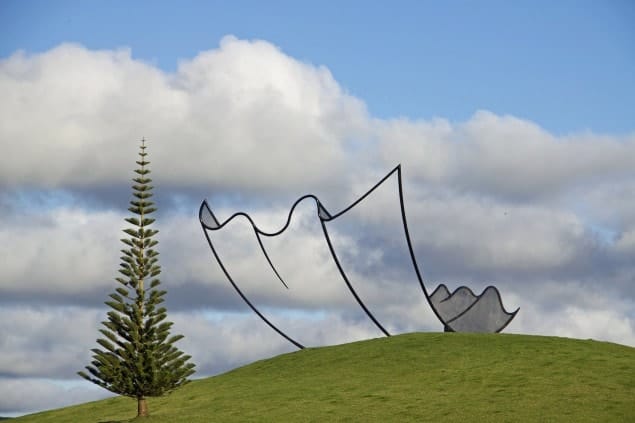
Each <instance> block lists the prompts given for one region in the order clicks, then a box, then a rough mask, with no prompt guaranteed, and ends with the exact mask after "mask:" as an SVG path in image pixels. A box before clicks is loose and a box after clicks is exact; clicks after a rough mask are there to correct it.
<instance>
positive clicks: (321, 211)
mask: <svg viewBox="0 0 635 423" xmlns="http://www.w3.org/2000/svg"><path fill="white" fill-rule="evenodd" d="M395 172H397V184H398V188H399V204H400V210H401V219H402V224H403V229H404V235H405V237H406V243H407V245H408V252H409V254H410V259H411V261H412V264H413V267H414V270H415V273H416V276H417V280H418V281H419V286H420V287H421V290H422V291H423V294H424V296H425V298H426V300H427V302H428V305H429V306H430V308H431V309H432V311H433V312H434V314H435V315H436V316H437V319H439V321H440V322H441V323H442V324H443V325H444V328H445V330H446V331H451V332H454V331H455V330H454V329H453V328H452V327H451V325H450V323H451V322H452V321H454V320H456V319H458V318H459V317H461V316H463V315H464V314H465V313H466V312H468V311H469V310H470V309H471V308H472V307H473V306H474V305H475V304H476V303H477V302H478V301H479V300H480V298H481V297H482V296H483V295H484V293H485V292H486V291H487V289H489V288H493V289H494V291H495V292H496V295H497V298H498V302H499V305H500V307H501V309H502V310H503V312H504V313H505V314H506V315H508V316H510V318H509V319H508V321H507V322H506V323H505V324H504V325H503V326H502V327H501V328H499V329H498V330H496V331H495V332H496V333H498V332H500V331H502V330H503V329H504V328H505V327H506V326H507V325H508V324H509V323H510V322H511V321H512V320H513V319H514V317H515V316H516V313H518V311H519V310H520V308H518V309H516V311H514V312H512V313H509V312H508V311H507V310H506V309H505V307H504V305H503V302H502V299H501V295H500V292H499V291H498V289H497V288H496V287H495V286H492V285H490V286H488V287H487V288H485V289H484V290H483V292H482V293H481V294H480V295H475V294H474V292H473V291H472V290H471V289H470V288H469V287H467V286H464V285H463V286H460V287H458V288H456V289H455V290H454V291H453V292H452V293H450V294H449V295H448V297H447V298H445V299H444V300H442V301H445V300H447V299H449V298H451V297H452V296H453V295H454V294H455V293H456V292H457V291H458V290H460V289H462V288H466V289H468V291H469V292H470V293H471V294H472V295H473V296H474V297H475V300H474V302H473V303H472V304H470V306H469V307H467V308H466V309H465V310H463V311H462V312H461V313H459V314H458V315H457V316H454V317H453V318H452V319H449V320H447V321H446V320H444V319H443V318H442V317H441V315H440V314H439V312H438V311H437V309H436V307H435V305H434V304H433V303H432V300H431V299H430V298H431V296H432V295H434V294H435V293H436V292H437V290H438V289H440V288H441V286H443V287H445V288H446V290H447V286H445V285H444V284H440V285H439V286H437V288H436V289H435V290H434V291H433V292H432V294H430V295H429V294H428V291H427V289H426V287H425V284H424V283H423V277H422V276H421V271H420V270H419V266H418V264H417V259H416V257H415V254H414V249H413V247H412V241H411V239H410V232H409V230H408V222H407V219H406V210H405V204H404V196H403V184H402V177H401V164H399V165H397V166H396V167H395V168H394V169H393V170H391V171H390V172H389V173H388V174H387V175H386V176H384V177H383V178H382V179H381V180H380V181H379V182H377V183H376V184H375V185H374V186H373V187H372V188H371V189H369V190H368V191H367V192H366V193H365V194H363V195H362V196H361V197H359V198H358V199H357V200H355V201H354V202H353V203H352V204H351V205H349V206H348V207H346V208H344V209H343V210H341V211H340V212H339V213H337V214H335V215H331V214H330V213H329V212H328V211H327V209H326V208H325V207H324V205H323V204H322V202H321V201H320V200H319V198H318V197H316V196H315V195H313V194H307V195H304V196H302V197H300V198H299V199H297V200H296V201H295V203H293V205H292V206H291V209H290V211H289V214H288V216H287V221H286V223H285V224H284V226H283V227H282V228H281V229H279V230H277V231H274V232H266V231H263V230H261V229H260V228H258V226H257V225H256V224H255V222H254V221H253V220H252V218H251V217H250V216H249V215H248V214H247V213H244V212H237V213H234V214H233V215H231V216H230V217H229V218H228V219H226V220H225V221H224V222H223V223H219V221H218V219H217V218H216V216H215V215H214V212H213V211H212V210H211V208H210V207H209V204H208V203H207V200H204V201H203V202H202V204H201V206H200V208H199V222H200V223H201V226H202V228H203V232H204V233H205V238H206V239H207V243H208V244H209V246H210V249H211V250H212V253H213V254H214V257H215V258H216V261H218V263H219V265H220V267H221V269H222V270H223V273H224V274H225V276H226V277H227V279H228V280H229V281H230V283H231V284H232V286H233V287H234V289H235V290H236V292H238V294H239V295H240V297H241V298H242V299H243V301H245V303H246V304H247V305H248V306H249V307H250V308H251V309H252V310H253V311H254V312H255V313H256V314H257V315H258V317H260V318H261V319H262V320H263V321H264V322H265V323H266V324H267V325H269V326H270V327H271V328H272V329H273V330H274V331H276V332H277V333H278V334H280V335H281V336H283V337H284V338H285V339H287V340H288V341H289V342H291V343H292V344H294V345H295V346H297V347H298V348H301V349H302V348H304V346H303V345H302V344H300V343H299V342H297V341H295V340H294V339H292V338H291V337H290V336H288V335H287V334H285V333H284V332H283V331H281V330H280V329H279V328H277V327H276V326H275V325H274V324H273V323H271V322H270V321H269V320H268V319H267V318H266V317H265V316H264V315H263V314H262V313H261V312H260V311H259V310H258V309H257V308H256V307H255V306H254V305H253V304H252V303H251V302H250V301H249V300H248V299H247V297H246V296H245V295H244V294H243V293H242V291H241V290H240V289H239V288H238V286H237V284H236V283H235V282H234V280H233V278H232V277H231V275H230V274H229V272H228V271H227V269H226V267H225V266H224V264H223V263H222V261H221V259H220V256H219V255H218V253H217V252H216V249H215V248H214V246H213V244H212V241H211V238H210V237H209V234H208V233H207V230H210V231H216V230H219V229H222V228H223V227H224V226H225V225H227V224H228V223H229V222H230V221H232V220H233V219H234V218H236V217H239V216H242V217H245V218H246V219H247V220H248V221H249V223H250V224H251V226H252V228H253V230H254V233H255V235H256V238H257V240H258V244H259V246H260V249H261V251H262V252H263V254H264V256H265V258H266V259H267V262H268V263H269V266H270V267H271V269H272V270H273V271H274V273H275V275H276V276H277V277H278V279H279V280H280V282H282V284H283V285H284V286H285V287H286V288H287V289H289V287H288V285H287V284H286V283H285V282H284V279H283V278H282V277H281V276H280V274H279V273H278V271H277V270H276V268H275V266H274V265H273V263H272V261H271V259H270V257H269V254H267V251H266V249H265V246H264V244H263V242H262V238H261V235H263V236H267V237H274V236H277V235H280V234H281V233H282V232H284V231H285V230H286V229H287V228H288V227H289V225H290V223H291V217H292V215H293V212H294V210H295V208H296V207H297V205H298V204H299V203H300V202H302V201H304V200H305V199H312V200H313V201H315V204H316V208H317V216H318V218H319V220H320V224H321V226H322V231H323V233H324V237H325V239H326V242H327V244H328V247H329V251H330V252H331V256H332V257H333V260H334V261H335V264H336V265H337V268H338V270H339V272H340V275H341V276H342V279H344V282H345V283H346V286H347V287H348V289H349V290H350V291H351V293H352V294H353V297H354V298H355V300H356V301H357V303H358V304H359V305H360V307H361V308H362V309H363V310H364V312H365V313H366V315H367V316H368V317H369V318H370V319H371V320H372V321H373V323H374V324H375V325H376V326H377V327H378V328H379V329H380V330H381V331H382V332H383V333H384V334H385V335H386V336H390V333H389V332H388V331H387V330H386V329H385V328H384V327H383V326H382V325H381V323H379V321H378V320H377V319H376V318H375V316H374V315H373V314H372V313H371V311H370V310H369V309H368V308H367V307H366V305H365V304H364V302H363V301H362V300H361V298H360V297H359V296H358V295H357V292H356V291H355V289H354V288H353V286H352V285H351V283H350V281H349V280H348V277H347V276H346V272H345V271H344V269H343V268H342V265H341V263H340V261H339V259H338V257H337V254H336V253H335V249H334V248H333V244H332V242H331V238H330V236H329V234H328V230H327V228H326V222H329V221H331V220H334V219H336V218H338V217H339V216H342V215H343V214H345V213H346V212H348V211H349V210H351V209H352V208H353V207H355V206H356V205H357V204H359V203H360V202H361V201H363V200H364V199H365V198H366V197H368V196H369V195H370V194H371V193H372V192H373V191H375V189H377V188H378V187H379V186H380V185H382V184H383V183H384V182H385V181H386V180H387V179H388V178H389V177H391V176H392V175H393V174H394V173H395ZM204 210H207V212H208V213H209V215H210V217H211V218H212V219H213V221H214V226H209V225H208V224H206V223H205V220H204V219H203V211H204ZM206 229H207V230H206ZM448 292H449V290H448Z"/></svg>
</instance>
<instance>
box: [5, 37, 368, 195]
mask: <svg viewBox="0 0 635 423" xmlns="http://www.w3.org/2000/svg"><path fill="white" fill-rule="evenodd" d="M0 97H1V98H2V99H3V100H2V102H1V103H0V116H2V117H1V118H0V139H2V140H3V144H4V146H3V147H4V150H5V152H6V153H7V154H3V158H4V159H3V160H2V159H0V160H1V161H0V165H1V166H0V169H2V170H1V171H0V172H1V173H0V179H2V181H3V183H4V184H5V185H17V184H20V185H22V184H27V185H28V184H35V185H37V186H44V187H60V186H89V185H93V184H97V185H99V184H108V183H110V182H112V181H116V182H122V181H125V180H127V179H128V176H129V175H130V172H129V163H130V160H129V158H130V156H131V154H132V153H133V152H134V151H135V150H136V143H137V142H138V140H139V139H140V138H141V137H142V136H146V137H148V138H149V139H150V140H151V141H152V143H151V145H152V147H151V152H152V157H153V161H154V168H155V169H156V170H157V177H158V178H159V179H160V180H162V181H166V182H171V183H176V184H182V183H183V184H188V185H191V184H195V185H196V184H206V185H211V186H223V187H238V188H245V189H249V190H252V189H271V190H277V189H281V187H284V188H285V189H288V188H289V187H293V186H298V185H300V184H317V183H319V182H323V181H324V180H328V179H329V178H330V177H332V175H333V174H335V173H338V172H339V171H340V170H341V169H340V168H341V166H342V165H343V160H344V158H345V157H344V156H345V142H343V139H345V138H346V137H348V135H349V133H350V132H351V130H352V129H353V128H355V127H356V126H360V125H363V124H364V122H365V120H364V117H365V109H364V106H363V104H362V103H361V102H360V101H359V100H357V99H355V98H353V97H350V96H348V95H346V94H345V93H344V92H343V90H342V89H341V88H340V87H339V86H338V84H337V83H336V82H335V80H334V79H333V77H332V75H331V74H330V72H329V71H328V70H327V69H326V68H323V67H320V68H316V67H313V66H311V65H308V64H304V63H301V62H299V61H297V60H295V59H293V58H291V57H289V56H286V55H284V54H283V53H282V52H280V50H278V49H277V48H276V47H274V46H273V45H271V44H269V43H267V42H264V41H253V42H249V41H242V40H237V39H236V38H234V37H226V38H224V39H223V40H222V41H221V44H220V47H219V48H218V49H216V50H211V51H207V52H202V53H200V54H199V55H198V56H197V57H195V58H193V59H192V60H186V61H183V62H182V63H181V64H180V65H179V68H178V70H177V71H176V73H175V74H165V73H163V72H162V71H160V70H158V69H156V68H154V67H152V66H150V65H148V64H145V63H142V62H139V61H137V60H134V59H132V58H131V52H130V51H129V50H127V49H120V50H116V51H91V50H87V49H85V48H83V47H81V46H78V45H73V44H63V45H61V46H59V47H57V48H55V49H52V50H50V51H48V52H45V53H42V54H36V55H27V54H25V53H23V52H18V53H16V54H14V55H12V56H11V57H9V58H7V59H5V60H3V61H2V62H0ZM8 153H10V154H8ZM159 175H160V176H159Z"/></svg>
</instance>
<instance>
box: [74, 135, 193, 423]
mask: <svg viewBox="0 0 635 423" xmlns="http://www.w3.org/2000/svg"><path fill="white" fill-rule="evenodd" d="M145 149H146V146H145V139H144V140H142V141H141V149H140V152H139V160H138V161H137V162H136V163H137V164H138V165H139V168H137V169H136V170H135V173H136V174H137V175H136V176H135V177H134V178H133V179H132V180H133V182H134V184H133V185H132V190H133V192H132V195H133V196H134V198H133V199H132V200H131V201H130V205H131V207H130V208H128V210H129V211H130V212H131V213H133V215H134V217H129V218H127V219H125V221H126V222H128V223H129V224H130V225H132V226H133V228H128V229H124V232H125V233H126V234H127V235H128V236H129V238H126V239H122V240H121V241H122V242H123V243H124V244H125V245H126V247H127V248H126V249H124V250H121V252H122V253H123V254H124V255H123V256H122V257H121V260H122V262H121V264H120V269H119V273H121V275H122V276H123V277H117V278H116V281H117V282H118V283H119V284H120V286H119V287H117V289H116V290H115V292H114V293H112V294H110V298H111V300H110V301H106V305H108V306H109V307H110V308H111V309H112V310H111V311H109V312H108V320H107V321H105V322H102V324H103V325H104V326H105V328H104V329H100V330H99V332H101V334H102V335H103V336H104V338H100V339H98V340H97V343H98V344H99V345H100V346H101V347H102V348H103V349H99V348H95V349H93V350H91V351H92V352H93V361H92V362H91V365H89V366H86V370H87V371H88V373H86V372H83V371H81V372H78V374H79V375H80V376H81V377H83V378H84V379H87V380H89V381H91V382H93V383H95V384H97V385H99V386H101V387H102V388H105V389H107V390H109V391H111V392H114V393H115V394H118V395H124V396H128V397H132V398H136V399H137V416H138V417H143V416H148V405H147V402H146V397H155V396H161V395H164V394H166V393H168V392H170V391H172V390H174V389H176V388H178V387H180V386H182V385H184V384H185V383H187V382H188V380H187V377H188V376H190V375H192V374H193V373H194V364H192V363H188V360H189V359H190V358H191V357H190V356H188V355H184V354H183V352H182V351H179V350H178V349H177V348H176V347H175V346H174V345H173V344H174V343H175V342H177V341H178V340H179V339H181V338H183V335H174V336H170V327H171V326H172V323H171V322H167V321H166V320H165V319H166V317H167V310H166V309H165V307H162V306H161V303H163V302H164V299H163V297H164V296H165V294H166V291H163V290H160V289H159V284H160V282H159V279H157V278H156V276H158V275H159V273H161V267H160V266H159V264H158V255H159V253H158V252H157V251H155V250H154V249H153V247H155V246H156V245H157V243H158V241H156V240H154V239H152V237H153V236H154V235H155V234H156V233H157V232H158V231H157V230H155V229H150V228H149V226H150V225H151V224H152V223H153V222H154V220H155V219H153V218H150V217H148V216H149V215H150V214H151V213H152V212H154V211H155V210H156V208H155V207H153V206H154V203H153V202H152V201H150V198H151V197H152V186H151V185H150V183H151V182H152V179H150V178H149V177H148V174H149V173H150V169H148V167H147V166H148V165H149V164H150V162H148V161H147V160H146V156H147V153H146V152H145Z"/></svg>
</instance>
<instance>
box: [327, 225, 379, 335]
mask: <svg viewBox="0 0 635 423" xmlns="http://www.w3.org/2000/svg"><path fill="white" fill-rule="evenodd" d="M320 223H321V224H322V230H323V231H324V238H326V243H327V244H328V246H329V250H331V256H332V257H333V260H334V261H335V264H336V265H337V268H338V270H339V271H340V275H342V278H343V279H344V282H346V286H347V287H348V289H349V290H350V291H351V294H353V297H355V300H357V304H359V305H360V307H361V308H362V309H363V310H364V312H365V313H366V315H367V316H368V317H369V318H370V320H372V321H373V323H374V324H375V325H376V326H377V327H378V328H379V330H381V331H382V332H383V333H384V335H386V336H390V333H388V331H387V330H386V329H384V327H383V326H382V325H381V324H380V323H379V322H378V321H377V319H376V318H375V316H373V313H371V312H370V310H368V308H366V305H365V304H364V302H363V301H362V300H361V299H360V298H359V296H358V295H357V292H355V289H353V286H352V285H351V283H350V282H349V280H348V278H347V277H346V273H344V270H343V269H342V265H341V264H340V261H339V259H338V258H337V254H335V250H334V249H333V244H332V243H331V238H330V237H329V234H328V231H327V230H326V223H325V222H324V220H320Z"/></svg>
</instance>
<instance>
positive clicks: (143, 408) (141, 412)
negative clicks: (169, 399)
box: [137, 397, 150, 417]
mask: <svg viewBox="0 0 635 423" xmlns="http://www.w3.org/2000/svg"><path fill="white" fill-rule="evenodd" d="M149 415H150V414H148V403H147V401H146V399H145V397H137V417H148V416H149Z"/></svg>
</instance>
